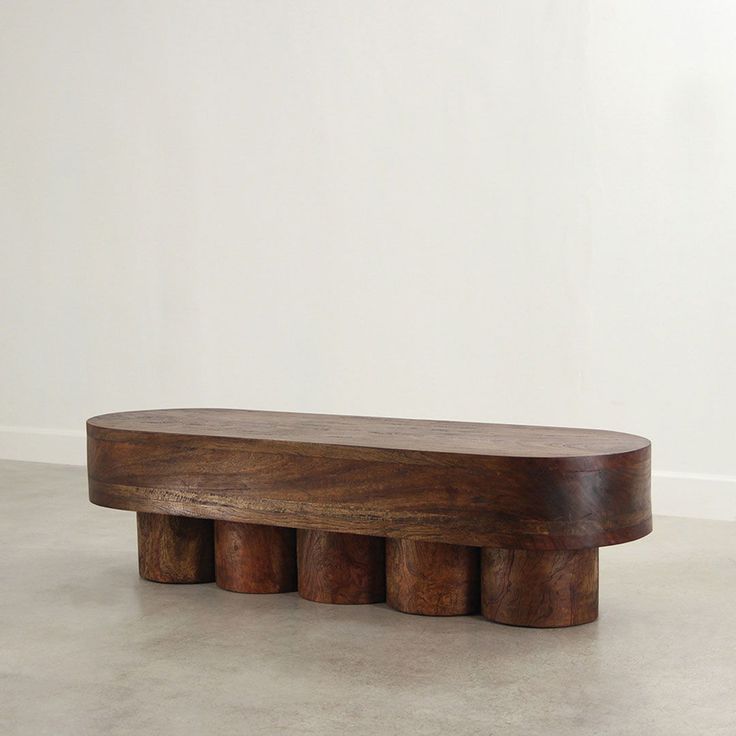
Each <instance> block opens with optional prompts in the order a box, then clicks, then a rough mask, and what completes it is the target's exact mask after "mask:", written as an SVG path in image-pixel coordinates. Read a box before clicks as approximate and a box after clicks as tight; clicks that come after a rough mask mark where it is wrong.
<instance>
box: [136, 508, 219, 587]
mask: <svg viewBox="0 0 736 736" xmlns="http://www.w3.org/2000/svg"><path fill="white" fill-rule="evenodd" d="M138 570H139V572H140V576H141V577H142V578H145V579H146V580H153V581H154V582H156V583H211V582H212V581H213V580H214V579H215V563H214V540H213V529H212V521H210V520H209V519H192V518H188V517H184V516H166V515H162V514H148V513H141V512H139V513H138Z"/></svg>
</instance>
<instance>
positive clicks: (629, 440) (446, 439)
mask: <svg viewBox="0 0 736 736" xmlns="http://www.w3.org/2000/svg"><path fill="white" fill-rule="evenodd" d="M87 437H88V460H89V465H88V467H89V497H90V500H91V501H92V503H95V504H98V505H100V506H108V507H111V508H117V509H127V510H130V511H136V512H137V513H138V550H139V562H140V565H139V569H140V574H141V576H142V577H144V578H146V579H148V580H155V581H158V582H163V583H200V582H211V581H213V580H214V581H216V582H217V584H218V585H219V586H220V587H222V588H225V589H227V590H233V591H238V592H246V593H276V592H285V591H292V590H297V589H298V591H299V594H300V595H301V596H302V597H304V598H307V599H309V600H313V601H319V602H322V603H374V602H378V601H383V600H387V601H388V604H389V605H390V606H391V607H393V608H396V609H398V610H400V611H404V612H407V613H418V614H425V615H435V616H450V615H457V614H469V613H474V612H476V611H477V610H478V609H480V610H481V611H482V613H483V615H484V616H485V617H486V618H488V619H490V620H492V621H497V622H500V623H506V624H515V625H519V626H538V627H546V626H571V625H575V624H582V623H587V622H589V621H593V620H595V618H596V617H597V614H598V547H601V546H604V545H612V544H621V543H622V542H629V541H631V540H634V539H638V538H639V537H643V536H644V535H646V534H648V533H649V532H650V531H651V529H652V520H651V508H650V494H649V488H650V444H649V441H648V440H646V439H644V438H642V437H636V436H634V435H629V434H620V433H617V432H604V431H597V430H589V429H561V428H552V427H528V426H514V425H503V424H470V423H465V422H436V421H419V420H409V419H381V418H372V417H350V416H328V415H320V414H290V413H281V412H264V411H240V410H232V409H167V410H159V411H137V412H125V413H121V414H107V415H103V416H98V417H94V418H92V419H90V420H89V421H88V422H87Z"/></svg>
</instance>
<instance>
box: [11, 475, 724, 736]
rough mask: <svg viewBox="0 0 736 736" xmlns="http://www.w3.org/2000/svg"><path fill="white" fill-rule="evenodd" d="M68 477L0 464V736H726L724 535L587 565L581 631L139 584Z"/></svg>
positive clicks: (608, 552) (131, 537) (122, 532)
mask: <svg viewBox="0 0 736 736" xmlns="http://www.w3.org/2000/svg"><path fill="white" fill-rule="evenodd" d="M86 493H87V491H86V486H85V474H84V469H82V468H77V467H69V466H58V465H39V464H31V463H15V462H8V461H0V504H1V506H0V509H1V513H0V539H2V550H3V551H2V555H1V556H0V583H1V584H0V677H1V678H2V679H1V680H0V734H2V736H14V735H16V734H23V735H24V736H25V735H26V734H27V735H28V736H42V735H43V734H53V735H54V736H60V735H64V734H74V735H75V736H84V735H85V734H92V735H94V736H98V735H102V734H110V735H113V736H114V735H116V734H121V735H122V734H131V735H132V734H155V735H157V736H165V735H167V734H177V736H182V735H184V734H202V735H207V736H208V735H209V734H247V735H248V736H258V735H260V734H274V735H276V734H340V735H343V734H350V735H351V736H355V735H359V734H397V735H400V736H412V735H414V734H423V735H427V736H429V735H431V734H450V735H452V736H465V735H469V734H474V735H476V734H477V735H478V736H517V735H519V736H521V735H522V734H523V736H529V735H530V734H531V735H533V734H545V736H556V735H560V736H562V735H565V736H567V735H568V734H576V735H577V734H579V735H580V736H603V735H606V734H610V735H612V736H627V735H628V734H631V735H632V736H633V735H636V736H643V735H647V736H653V735H659V734H662V736H664V735H665V734H666V735H667V736H675V735H679V734H682V736H695V735H697V734H707V735H708V736H718V735H720V734H724V735H727V736H734V734H736V524H734V523H730V522H714V521H695V520H687V519H676V518H660V519H658V520H657V523H656V529H655V533H654V534H653V535H651V536H650V537H648V538H646V539H644V540H641V541H639V542H634V543H633V544H628V545H623V546H620V547H614V548H609V549H604V550H602V551H601V583H602V585H601V611H602V615H601V618H600V620H599V621H598V622H596V623H594V624H589V625H587V626H581V627H577V628H572V629H553V630H546V631H543V630H532V629H518V628H512V627H507V626H500V625H495V624H491V623H489V622H487V621H484V620H483V619H482V618H479V617H462V618H450V619H442V618H424V617H420V616H407V615H404V614H400V613H397V612H395V611H392V610H390V609H388V608H387V607H386V606H385V605H373V606H325V605H319V604H316V603H310V602H307V601H303V600H301V599H300V598H299V597H298V596H297V595H296V594H282V595H265V596H249V595H238V594H234V593H227V592H225V591H222V590H219V589H218V588H216V587H215V586H214V585H193V586H167V585H158V584H156V583H149V582H145V581H143V580H140V579H139V578H138V576H137V571H136V562H137V561H136V548H135V518H134V514H132V513H128V512H123V511H112V510H110V509H102V508H97V507H94V506H92V505H91V504H89V503H88V501H87V497H86Z"/></svg>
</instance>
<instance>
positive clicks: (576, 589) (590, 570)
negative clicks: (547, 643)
mask: <svg viewBox="0 0 736 736" xmlns="http://www.w3.org/2000/svg"><path fill="white" fill-rule="evenodd" d="M481 577H482V591H481V602H482V607H483V615H484V616H485V617H486V618H487V619H490V620H491V621H497V622H498V623H501V624H511V625H513V626H535V627H540V628H546V627H552V626H576V625H577V624H587V623H589V622H590V621H595V620H596V618H598V548H597V547H593V548H591V549H576V550H557V551H553V552H541V551H537V550H526V549H491V548H489V547H486V548H484V549H483V557H482V571H481Z"/></svg>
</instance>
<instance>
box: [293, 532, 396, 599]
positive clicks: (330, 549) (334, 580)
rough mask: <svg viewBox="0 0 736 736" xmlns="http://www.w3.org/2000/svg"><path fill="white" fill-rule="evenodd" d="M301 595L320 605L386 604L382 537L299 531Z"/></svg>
mask: <svg viewBox="0 0 736 736" xmlns="http://www.w3.org/2000/svg"><path fill="white" fill-rule="evenodd" d="M297 556H298V567H299V595H300V596H301V597H302V598H306V599H307V600H310V601H317V602H318V603H345V604H358V603H379V602H381V601H385V600H386V562H385V560H386V558H385V544H384V540H383V539H381V538H380V537H366V536H360V535H357V534H333V533H330V532H320V531H315V530H312V529H299V530H298V531H297Z"/></svg>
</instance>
